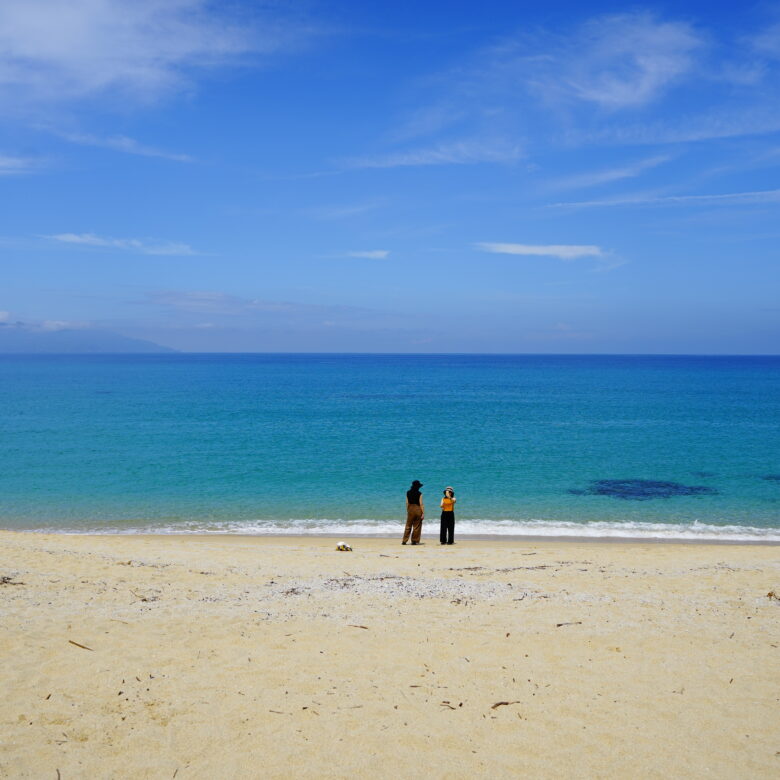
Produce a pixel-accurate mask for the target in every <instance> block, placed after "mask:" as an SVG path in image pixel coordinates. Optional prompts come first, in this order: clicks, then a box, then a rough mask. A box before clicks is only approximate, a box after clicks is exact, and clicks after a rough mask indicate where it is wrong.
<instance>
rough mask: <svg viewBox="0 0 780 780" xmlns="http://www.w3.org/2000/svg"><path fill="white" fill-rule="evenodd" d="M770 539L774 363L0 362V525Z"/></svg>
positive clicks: (775, 468)
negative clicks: (443, 503)
mask: <svg viewBox="0 0 780 780" xmlns="http://www.w3.org/2000/svg"><path fill="white" fill-rule="evenodd" d="M413 479H420V480H421V481H422V482H424V483H425V487H424V488H423V491H424V494H425V496H426V499H427V503H428V519H427V523H426V531H427V532H428V533H438V511H437V510H438V502H439V498H440V496H441V491H442V489H443V488H444V487H445V486H446V485H453V486H454V487H455V490H456V494H457V497H458V499H459V501H458V505H457V512H456V517H457V525H456V532H457V533H460V534H463V533H480V534H533V535H561V534H570V535H593V536H632V537H637V536H654V537H680V538H723V539H766V540H770V539H771V540H780V357H631V356H619V357H615V356H471V355H425V356H411V355H382V356H377V355H192V354H181V355H137V356H136V355H129V356H128V355H122V356H2V357H0V526H2V527H4V528H14V529H47V530H56V531H67V532H86V531H103V532H140V531H155V532H185V531H199V532H203V531H220V532H225V531H227V532H243V533H293V532H295V533H300V532H310V533H340V534H344V536H349V535H350V534H357V533H362V534H366V533H382V534H385V533H399V532H400V529H401V526H402V523H403V518H404V492H405V490H406V489H407V488H408V486H409V483H410V482H411V480H413Z"/></svg>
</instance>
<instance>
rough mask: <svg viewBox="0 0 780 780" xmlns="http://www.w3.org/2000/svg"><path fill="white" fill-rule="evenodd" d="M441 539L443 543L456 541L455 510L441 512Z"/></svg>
mask: <svg viewBox="0 0 780 780" xmlns="http://www.w3.org/2000/svg"><path fill="white" fill-rule="evenodd" d="M439 541H440V542H441V543H442V544H453V543H454V542H455V512H442V513H441V531H440V532H439Z"/></svg>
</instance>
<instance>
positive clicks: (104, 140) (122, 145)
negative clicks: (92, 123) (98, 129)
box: [49, 130, 192, 162]
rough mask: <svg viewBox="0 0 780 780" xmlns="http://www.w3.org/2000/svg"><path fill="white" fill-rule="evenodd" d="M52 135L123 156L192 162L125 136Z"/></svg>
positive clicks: (183, 155) (182, 156)
mask: <svg viewBox="0 0 780 780" xmlns="http://www.w3.org/2000/svg"><path fill="white" fill-rule="evenodd" d="M49 132H52V133H53V134H54V135H56V136H57V137H59V138H62V139H63V140H64V141H69V142H70V143H73V144H80V145H81V146H96V147H98V148H101V149H112V150H113V151H115V152H124V153H125V154H137V155H140V156H141V157H161V158H163V159H165V160H174V161H175V162H192V157H190V155H188V154H179V153H178V152H169V151H166V150H165V149H158V148H156V147H154V146H147V145H146V144H142V143H141V142H140V141H136V140H135V139H134V138H128V136H126V135H110V136H98V135H92V134H91V133H67V132H61V131H57V130H49Z"/></svg>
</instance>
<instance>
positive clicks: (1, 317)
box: [0, 311, 11, 322]
mask: <svg viewBox="0 0 780 780" xmlns="http://www.w3.org/2000/svg"><path fill="white" fill-rule="evenodd" d="M10 320H11V312H10V311H0V322H10Z"/></svg>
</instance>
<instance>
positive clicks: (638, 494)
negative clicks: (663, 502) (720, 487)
mask: <svg viewBox="0 0 780 780" xmlns="http://www.w3.org/2000/svg"><path fill="white" fill-rule="evenodd" d="M569 493H573V494H574V495H578V496H609V497H610V498H619V499H621V500H623V501H650V500H651V499H653V498H673V497H675V496H712V495H717V493H718V491H717V490H715V489H714V488H711V487H705V486H704V485H683V484H681V483H679V482H662V481H657V480H654V479H597V480H594V481H593V482H591V483H590V487H589V488H588V489H587V490H570V491H569Z"/></svg>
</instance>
